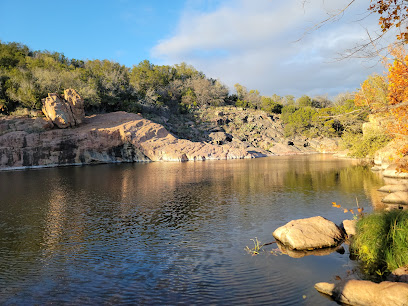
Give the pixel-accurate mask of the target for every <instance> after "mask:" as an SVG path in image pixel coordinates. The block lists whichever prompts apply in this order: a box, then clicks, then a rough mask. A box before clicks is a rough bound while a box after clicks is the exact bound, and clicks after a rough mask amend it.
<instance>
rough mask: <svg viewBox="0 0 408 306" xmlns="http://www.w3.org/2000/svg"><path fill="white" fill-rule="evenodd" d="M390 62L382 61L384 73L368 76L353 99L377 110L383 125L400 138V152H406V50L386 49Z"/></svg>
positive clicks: (407, 74) (407, 90) (407, 139)
mask: <svg viewBox="0 0 408 306" xmlns="http://www.w3.org/2000/svg"><path fill="white" fill-rule="evenodd" d="M390 54H391V55H392V56H393V61H392V62H391V63H389V62H388V63H386V67H387V68H388V72H387V75H386V76H380V75H376V76H371V77H369V78H368V79H367V80H366V81H364V83H363V84H362V85H361V88H360V90H359V91H358V92H357V93H356V96H355V102H356V104H357V105H360V106H367V107H368V108H369V109H370V111H371V112H372V113H377V114H381V115H382V116H383V118H384V122H385V127H386V129H387V131H388V133H390V134H391V135H392V136H393V137H395V139H396V140H397V141H400V142H401V149H400V153H401V154H402V155H407V154H408V53H407V51H406V50H404V49H403V48H402V47H398V48H397V47H393V48H391V50H390Z"/></svg>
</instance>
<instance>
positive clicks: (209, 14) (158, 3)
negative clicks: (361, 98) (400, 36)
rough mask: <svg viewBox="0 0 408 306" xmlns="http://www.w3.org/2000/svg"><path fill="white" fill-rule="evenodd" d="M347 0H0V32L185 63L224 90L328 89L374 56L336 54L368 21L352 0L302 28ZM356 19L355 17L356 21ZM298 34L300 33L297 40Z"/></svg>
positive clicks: (125, 59) (7, 38)
mask: <svg viewBox="0 0 408 306" xmlns="http://www.w3.org/2000/svg"><path fill="white" fill-rule="evenodd" d="M347 2H348V1H347V0H330V1H323V0H308V1H306V2H305V3H303V1H301V0H286V1H281V0H223V1H221V0H172V1H169V0H167V1H164V0H150V1H147V0H146V1H141V0H110V1H108V0H99V1H90V0H82V1H76V0H75V1H56V0H54V1H50V0H48V1H42V0H37V1H30V0H19V1H16V0H0V12H1V18H0V40H1V41H2V42H11V41H16V42H21V43H23V44H26V45H28V46H29V47H30V48H31V49H33V50H49V51H58V52H61V53H64V54H65V55H66V56H67V57H69V58H76V59H109V60H114V61H117V62H119V63H121V64H124V65H126V66H128V67H131V66H132V65H134V64H136V65H137V64H138V63H139V62H140V61H142V60H144V59H148V60H150V61H151V62H152V63H154V64H177V63H180V62H182V61H184V62H187V63H188V64H192V65H193V66H194V67H196V68H197V69H198V70H201V71H203V72H204V73H205V74H206V75H207V76H209V77H213V78H217V79H219V80H220V81H221V82H223V83H225V84H226V85H227V86H229V87H230V88H231V89H232V88H233V85H234V84H235V83H240V84H242V85H244V86H246V87H247V88H248V89H258V90H259V91H260V92H261V94H264V95H272V94H274V93H276V94H279V95H287V94H293V95H295V96H300V95H302V94H309V95H311V96H314V95H328V96H334V95H336V94H337V93H339V92H343V91H353V90H355V89H356V88H358V87H359V84H360V83H361V82H362V81H364V79H365V78H366V77H367V76H368V75H370V74H371V73H373V72H380V73H381V72H382V71H383V70H384V68H383V67H382V66H381V65H379V64H377V62H378V59H377V60H371V61H367V60H366V59H358V58H354V59H351V60H344V61H337V60H336V58H337V57H338V55H339V53H342V52H344V50H346V49H347V48H350V47H352V46H354V45H355V44H357V43H360V42H362V41H363V40H364V39H367V34H366V28H368V29H369V31H370V32H371V33H373V32H374V31H375V30H376V29H377V20H376V19H375V18H372V17H368V18H363V19H362V17H364V16H366V14H367V11H366V9H367V6H368V2H367V1H362V0H360V1H359V0H357V1H356V3H355V5H353V6H352V7H351V8H350V9H349V10H348V11H347V13H346V14H345V15H344V16H343V17H342V18H341V19H340V21H338V22H335V23H330V24H328V25H326V26H324V27H323V28H320V29H318V30H316V31H313V32H311V34H309V35H306V36H305V37H303V36H302V34H303V33H304V32H305V30H306V29H308V28H310V27H311V26H313V25H314V24H316V23H317V22H319V21H320V20H323V19H324V18H326V17H327V16H328V14H331V13H336V12H337V11H338V9H339V8H341V7H343V6H344V5H345V4H346V3H347ZM357 20H358V21H357ZM301 37H303V38H302V39H301V40H300V41H297V40H298V39H299V38H301Z"/></svg>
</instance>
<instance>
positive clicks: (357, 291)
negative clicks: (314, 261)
mask: <svg viewBox="0 0 408 306" xmlns="http://www.w3.org/2000/svg"><path fill="white" fill-rule="evenodd" d="M315 289H316V290H317V291H319V292H321V293H324V294H327V295H330V296H331V297H332V298H333V299H335V300H336V301H337V302H340V303H345V304H348V305H378V306H382V305H384V306H389V305H408V284H405V283H394V282H381V283H379V284H376V283H373V282H370V281H364V280H355V279H353V280H348V281H343V282H340V283H338V284H330V283H317V284H316V285H315Z"/></svg>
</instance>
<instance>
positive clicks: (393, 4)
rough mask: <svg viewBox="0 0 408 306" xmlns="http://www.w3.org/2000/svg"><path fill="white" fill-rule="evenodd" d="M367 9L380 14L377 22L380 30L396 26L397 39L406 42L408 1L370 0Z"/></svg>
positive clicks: (407, 37)
mask: <svg viewBox="0 0 408 306" xmlns="http://www.w3.org/2000/svg"><path fill="white" fill-rule="evenodd" d="M369 10H370V11H372V12H374V13H377V14H379V15H380V18H379V24H380V26H381V30H382V32H383V33H384V32H387V31H388V30H389V29H391V28H392V27H396V28H398V29H399V30H400V31H399V33H398V34H397V40H400V41H402V42H403V43H407V42H408V27H407V26H406V21H407V19H408V2H407V1H406V0H371V5H370V7H369Z"/></svg>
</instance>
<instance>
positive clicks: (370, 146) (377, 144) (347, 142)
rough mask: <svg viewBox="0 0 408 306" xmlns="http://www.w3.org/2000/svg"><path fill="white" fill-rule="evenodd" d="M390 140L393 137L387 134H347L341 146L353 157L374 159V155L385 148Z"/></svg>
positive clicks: (343, 137) (344, 135)
mask: <svg viewBox="0 0 408 306" xmlns="http://www.w3.org/2000/svg"><path fill="white" fill-rule="evenodd" d="M390 140H391V137H390V136H388V135H385V134H379V133H370V134H367V135H363V134H362V133H354V132H345V133H343V136H342V143H341V146H342V148H343V149H348V150H349V151H350V155H351V156H353V157H359V158H364V157H373V156H374V153H375V152H376V151H377V150H379V149H381V148H383V147H385V146H386V145H387V143H389V142H390Z"/></svg>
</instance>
